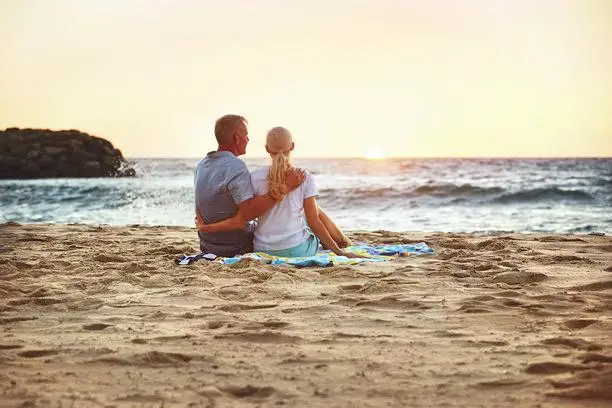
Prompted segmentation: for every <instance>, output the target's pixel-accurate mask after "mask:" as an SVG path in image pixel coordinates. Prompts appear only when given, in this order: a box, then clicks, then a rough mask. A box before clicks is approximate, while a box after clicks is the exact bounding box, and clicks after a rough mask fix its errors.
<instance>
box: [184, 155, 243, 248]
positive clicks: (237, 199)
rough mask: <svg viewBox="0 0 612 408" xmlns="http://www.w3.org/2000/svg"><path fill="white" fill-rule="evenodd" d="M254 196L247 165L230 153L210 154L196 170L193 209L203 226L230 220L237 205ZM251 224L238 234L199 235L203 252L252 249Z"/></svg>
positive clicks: (200, 233)
mask: <svg viewBox="0 0 612 408" xmlns="http://www.w3.org/2000/svg"><path fill="white" fill-rule="evenodd" d="M253 197H255V191H254V190H253V186H252V185H251V176H250V174H249V169H248V168H247V166H246V164H245V163H244V162H243V161H242V160H240V159H239V158H237V157H236V156H234V154H233V153H231V152H226V151H222V152H210V153H208V155H206V157H205V158H203V159H202V160H200V162H199V163H198V164H197V166H196V169H195V205H196V210H199V211H200V215H201V216H202V218H203V219H204V222H205V223H206V224H213V223H215V222H219V221H223V220H226V219H228V218H232V217H233V216H234V215H236V213H237V212H238V204H240V203H242V202H244V201H246V200H249V199H251V198H253ZM254 229H255V228H254V224H253V223H249V224H248V225H247V228H245V229H244V230H241V231H229V232H215V233H202V232H198V236H199V237H200V249H201V250H202V252H206V253H212V254H215V255H218V256H234V255H238V254H244V253H247V252H251V251H252V250H253V231H254Z"/></svg>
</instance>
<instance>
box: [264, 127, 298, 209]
mask: <svg viewBox="0 0 612 408" xmlns="http://www.w3.org/2000/svg"><path fill="white" fill-rule="evenodd" d="M292 146H293V138H292V137H291V133H290V132H289V131H288V130H287V129H285V128H284V127H280V126H278V127H275V128H272V129H270V131H268V136H267V137H266V148H267V150H268V153H270V154H271V155H272V165H271V166H270V171H269V173H268V186H269V187H268V192H269V193H270V196H271V197H272V198H273V199H275V200H277V201H280V200H282V199H283V197H285V196H286V195H287V193H288V191H287V187H286V186H285V173H286V172H287V170H289V169H291V168H292V167H293V164H292V163H291V149H292Z"/></svg>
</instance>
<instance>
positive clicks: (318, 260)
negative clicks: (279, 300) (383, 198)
mask: <svg viewBox="0 0 612 408" xmlns="http://www.w3.org/2000/svg"><path fill="white" fill-rule="evenodd" d="M345 251H347V252H351V253H353V254H356V255H360V256H361V258H347V257H346V256H338V255H336V254H334V253H333V252H331V251H319V252H318V253H317V254H316V255H315V256H308V257H300V258H282V257H278V256H272V255H268V254H266V253H263V252H254V253H250V254H244V255H240V256H234V257H232V258H223V257H217V256H216V255H214V254H204V253H202V254H198V255H183V256H181V257H179V258H178V259H176V261H175V262H176V263H177V264H178V265H188V264H191V263H194V262H196V261H198V260H200V259H206V260H208V261H213V262H218V263H223V264H225V265H231V264H234V263H236V262H238V261H240V260H242V259H256V260H259V261H263V262H265V263H268V264H272V265H281V264H287V265H293V266H299V267H305V266H330V265H354V264H359V263H363V262H382V261H388V260H390V259H394V258H397V257H399V256H409V255H422V254H433V252H434V251H433V249H431V248H430V247H429V246H427V244H426V243H424V242H419V243H418V244H399V245H354V246H351V247H348V248H346V249H345Z"/></svg>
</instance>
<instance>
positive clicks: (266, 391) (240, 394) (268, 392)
mask: <svg viewBox="0 0 612 408" xmlns="http://www.w3.org/2000/svg"><path fill="white" fill-rule="evenodd" d="M219 389H220V390H221V391H223V392H226V393H228V394H230V395H232V396H234V397H236V398H252V399H266V398H269V397H271V396H272V395H273V394H274V393H275V392H276V388H274V387H270V386H266V387H256V386H252V385H247V386H234V385H228V386H226V387H220V388H219Z"/></svg>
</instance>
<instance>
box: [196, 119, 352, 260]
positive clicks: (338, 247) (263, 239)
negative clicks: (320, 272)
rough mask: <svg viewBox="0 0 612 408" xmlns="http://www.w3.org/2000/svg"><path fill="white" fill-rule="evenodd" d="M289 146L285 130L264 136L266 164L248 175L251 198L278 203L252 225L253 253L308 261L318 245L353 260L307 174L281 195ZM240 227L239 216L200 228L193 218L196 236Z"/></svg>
mask: <svg viewBox="0 0 612 408" xmlns="http://www.w3.org/2000/svg"><path fill="white" fill-rule="evenodd" d="M294 147H295V144H294V143H293V138H292V136H291V133H290V132H289V131H288V130H287V129H285V128H283V127H275V128H273V129H271V130H270V131H269V132H268V135H267V137H266V151H267V152H268V153H269V154H270V157H271V158H272V163H271V164H270V166H268V167H264V168H260V169H257V170H254V171H253V172H252V173H251V183H252V184H253V188H254V189H255V194H256V195H263V194H266V193H270V195H271V196H272V198H274V199H275V200H276V201H277V202H278V203H277V204H276V205H275V206H274V207H273V208H272V209H271V210H269V211H268V212H267V213H265V214H264V215H263V216H261V217H260V218H259V219H258V220H257V227H256V228H255V238H254V240H253V247H254V250H255V252H265V253H267V254H270V255H275V256H281V257H303V256H313V255H315V254H316V253H317V250H318V248H319V243H321V244H322V245H323V247H324V248H326V249H330V250H331V251H333V252H334V253H335V254H337V255H343V256H346V257H349V258H354V257H356V255H353V254H351V253H350V252H345V251H343V250H342V248H345V247H347V246H349V245H350V241H349V240H348V239H347V238H346V237H345V236H344V234H343V233H342V231H340V229H339V228H338V227H337V226H336V225H335V224H334V222H333V221H332V220H331V219H330V218H329V217H328V216H327V214H325V212H323V211H322V210H321V209H320V208H318V206H317V199H316V197H317V195H318V192H317V188H316V186H315V182H314V178H313V177H312V175H311V174H310V173H308V172H305V174H304V182H303V183H302V185H301V186H300V187H298V188H297V189H295V190H293V191H291V192H287V191H286V188H285V174H286V172H287V170H289V169H290V168H292V167H293V166H292V164H291V152H292V151H293V149H294ZM244 225H245V220H244V219H242V217H240V214H237V215H236V216H234V217H233V218H231V219H228V220H225V221H221V222H218V223H215V224H210V225H205V224H204V222H203V220H202V219H201V218H199V216H198V217H197V227H198V230H200V231H202V232H221V231H230V230H236V229H242V228H244ZM313 233H314V234H313Z"/></svg>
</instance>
